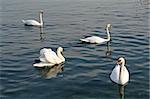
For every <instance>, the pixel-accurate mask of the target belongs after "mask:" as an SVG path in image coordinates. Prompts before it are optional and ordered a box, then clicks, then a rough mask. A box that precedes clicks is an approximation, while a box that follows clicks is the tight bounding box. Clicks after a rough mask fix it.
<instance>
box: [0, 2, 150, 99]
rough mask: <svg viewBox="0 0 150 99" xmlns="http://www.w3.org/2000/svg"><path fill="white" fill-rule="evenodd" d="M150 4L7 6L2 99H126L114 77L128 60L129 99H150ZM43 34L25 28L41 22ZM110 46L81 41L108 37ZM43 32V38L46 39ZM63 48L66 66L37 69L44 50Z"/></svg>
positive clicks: (0, 53) (0, 58) (126, 91)
mask: <svg viewBox="0 0 150 99" xmlns="http://www.w3.org/2000/svg"><path fill="white" fill-rule="evenodd" d="M148 6H149V3H148V1H147V0H3V1H1V10H0V17H1V26H0V30H1V32H0V36H1V38H0V42H1V43H0V47H1V51H0V61H1V63H0V64H1V65H0V97H1V99H121V95H120V91H119V86H118V85H116V84H114V83H112V82H111V80H110V79H109V74H110V73H111V71H112V68H113V67H114V66H115V64H116V59H117V58H118V57H119V56H123V57H125V58H126V66H127V68H128V69H129V71H130V75H131V76H130V81H129V83H128V84H127V85H126V86H125V87H124V90H121V91H123V93H124V96H125V99H148V98H149V92H150V91H149V59H150V58H149V27H148V25H149V23H148V18H149V17H148V15H149V8H148ZM39 10H44V15H43V17H44V28H43V30H42V31H40V28H37V27H25V26H24V25H23V23H22V22H21V20H22V19H32V18H33V19H38V11H39ZM107 23H110V24H112V29H111V42H110V43H109V44H101V45H96V44H82V43H80V41H79V39H80V38H84V37H86V36H91V35H97V36H101V37H103V38H105V37H106V33H105V25H106V24H107ZM41 32H42V34H41ZM59 46H62V47H63V48H64V52H63V54H64V56H65V58H66V62H65V64H64V65H60V66H57V67H52V68H48V67H46V68H34V67H33V66H32V64H33V63H34V60H35V59H38V57H39V51H40V49H41V48H43V47H49V48H52V49H53V50H54V51H55V50H56V48H57V47H59Z"/></svg>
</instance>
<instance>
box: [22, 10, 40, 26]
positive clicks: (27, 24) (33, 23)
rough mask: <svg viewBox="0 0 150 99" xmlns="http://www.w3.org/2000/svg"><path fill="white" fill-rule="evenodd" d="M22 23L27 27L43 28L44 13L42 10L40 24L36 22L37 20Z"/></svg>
mask: <svg viewBox="0 0 150 99" xmlns="http://www.w3.org/2000/svg"><path fill="white" fill-rule="evenodd" d="M22 22H23V23H24V25H26V26H39V27H43V11H42V10H41V11H40V12H39V22H38V21H36V20H22Z"/></svg>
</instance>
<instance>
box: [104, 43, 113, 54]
mask: <svg viewBox="0 0 150 99" xmlns="http://www.w3.org/2000/svg"><path fill="white" fill-rule="evenodd" d="M111 52H112V51H111V48H110V42H107V47H106V53H105V54H106V56H110V55H111Z"/></svg>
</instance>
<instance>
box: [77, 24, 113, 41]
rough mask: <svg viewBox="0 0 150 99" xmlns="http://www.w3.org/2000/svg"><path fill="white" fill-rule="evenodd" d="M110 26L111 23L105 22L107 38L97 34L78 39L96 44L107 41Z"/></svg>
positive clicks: (108, 39)
mask: <svg viewBox="0 0 150 99" xmlns="http://www.w3.org/2000/svg"><path fill="white" fill-rule="evenodd" d="M110 28H111V24H107V25H106V32H107V39H104V38H101V37H98V36H91V37H87V38H84V39H80V40H81V41H82V42H87V43H96V44H100V43H104V42H108V41H110V34H109V30H110Z"/></svg>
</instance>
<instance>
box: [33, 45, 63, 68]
mask: <svg viewBox="0 0 150 99" xmlns="http://www.w3.org/2000/svg"><path fill="white" fill-rule="evenodd" d="M62 52H63V48H62V47H58V48H57V53H55V52H54V51H52V50H51V49H50V48H43V49H41V50H40V57H39V59H40V61H41V62H40V63H35V64H33V66H36V67H43V66H53V65H57V64H60V63H63V62H65V58H64V57H63V55H62Z"/></svg>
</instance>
